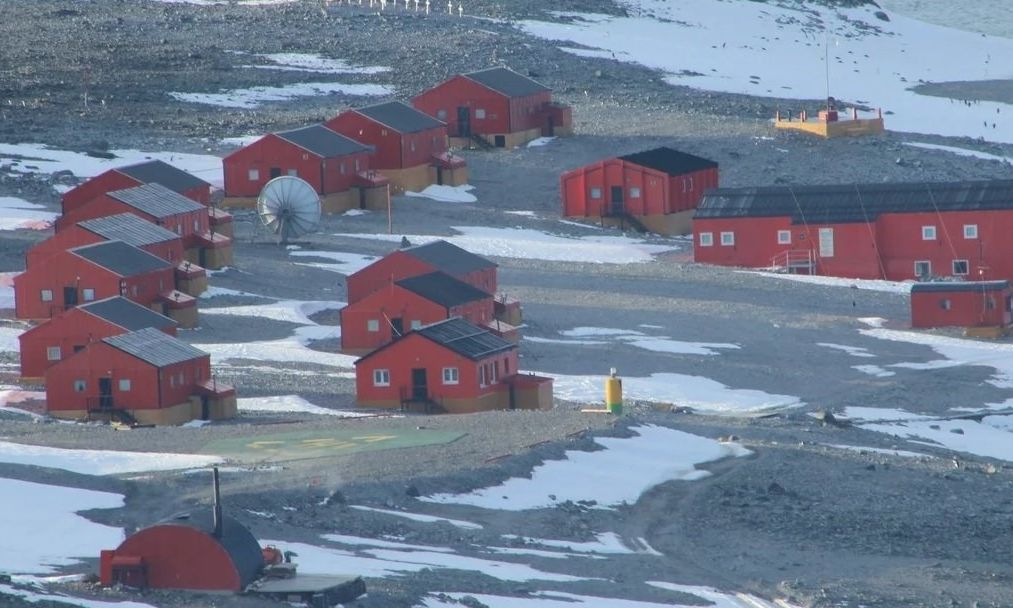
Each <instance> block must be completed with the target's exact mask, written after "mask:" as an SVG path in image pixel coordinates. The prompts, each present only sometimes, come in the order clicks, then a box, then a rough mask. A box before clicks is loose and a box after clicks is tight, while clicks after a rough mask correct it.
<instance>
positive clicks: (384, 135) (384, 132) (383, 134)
mask: <svg viewBox="0 0 1013 608" xmlns="http://www.w3.org/2000/svg"><path fill="white" fill-rule="evenodd" d="M380 135H381V136H383V137H387V129H380Z"/></svg>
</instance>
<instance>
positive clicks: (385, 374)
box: [373, 367, 390, 386]
mask: <svg viewBox="0 0 1013 608" xmlns="http://www.w3.org/2000/svg"><path fill="white" fill-rule="evenodd" d="M373 386H390V370H389V369H387V368H382V367H381V368H376V369H374V370H373Z"/></svg>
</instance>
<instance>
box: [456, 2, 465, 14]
mask: <svg viewBox="0 0 1013 608" xmlns="http://www.w3.org/2000/svg"><path fill="white" fill-rule="evenodd" d="M463 15H464V5H462V4H461V3H460V2H458V3H457V16H458V17H461V16H463Z"/></svg>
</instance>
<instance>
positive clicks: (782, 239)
mask: <svg viewBox="0 0 1013 608" xmlns="http://www.w3.org/2000/svg"><path fill="white" fill-rule="evenodd" d="M777 244H778V245H791V230H778V231H777Z"/></svg>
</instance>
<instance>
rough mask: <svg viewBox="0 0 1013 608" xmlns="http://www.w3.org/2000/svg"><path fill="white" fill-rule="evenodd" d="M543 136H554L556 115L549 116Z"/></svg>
mask: <svg viewBox="0 0 1013 608" xmlns="http://www.w3.org/2000/svg"><path fill="white" fill-rule="evenodd" d="M545 136H546V137H555V136H556V117H555V116H549V123H548V125H547V128H546V129H545Z"/></svg>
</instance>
